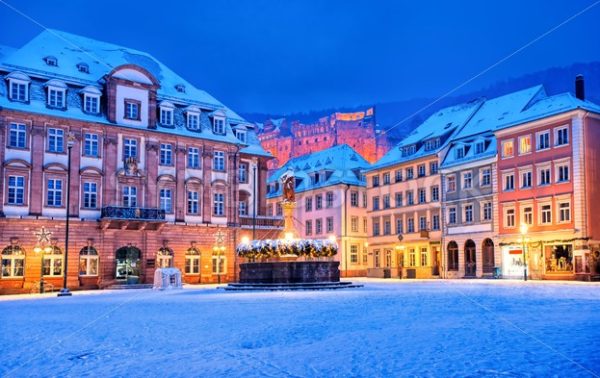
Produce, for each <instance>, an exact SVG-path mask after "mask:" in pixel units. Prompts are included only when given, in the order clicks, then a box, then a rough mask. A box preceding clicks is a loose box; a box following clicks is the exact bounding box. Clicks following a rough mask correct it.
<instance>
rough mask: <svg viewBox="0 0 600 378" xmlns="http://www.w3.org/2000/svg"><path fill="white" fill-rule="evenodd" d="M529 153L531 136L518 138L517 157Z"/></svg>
mask: <svg viewBox="0 0 600 378" xmlns="http://www.w3.org/2000/svg"><path fill="white" fill-rule="evenodd" d="M530 152H531V135H523V136H520V137H519V155H525V154H528V153H530Z"/></svg>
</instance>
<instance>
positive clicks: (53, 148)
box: [47, 127, 65, 154]
mask: <svg viewBox="0 0 600 378" xmlns="http://www.w3.org/2000/svg"><path fill="white" fill-rule="evenodd" d="M47 135H48V149H47V151H48V152H50V153H53V154H62V153H64V152H65V130H63V129H60V128H55V127H50V128H48V134H47Z"/></svg>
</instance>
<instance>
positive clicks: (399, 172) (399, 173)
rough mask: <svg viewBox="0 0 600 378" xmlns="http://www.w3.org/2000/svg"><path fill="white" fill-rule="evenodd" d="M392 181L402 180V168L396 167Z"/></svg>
mask: <svg viewBox="0 0 600 378" xmlns="http://www.w3.org/2000/svg"><path fill="white" fill-rule="evenodd" d="M394 181H395V182H401V181H402V170H401V169H398V170H397V171H396V174H395V178H394Z"/></svg>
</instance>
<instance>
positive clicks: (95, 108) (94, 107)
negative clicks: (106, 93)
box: [83, 93, 100, 114]
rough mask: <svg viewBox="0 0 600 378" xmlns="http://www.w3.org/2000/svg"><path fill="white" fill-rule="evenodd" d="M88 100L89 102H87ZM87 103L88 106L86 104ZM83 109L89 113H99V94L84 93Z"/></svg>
mask: <svg viewBox="0 0 600 378" xmlns="http://www.w3.org/2000/svg"><path fill="white" fill-rule="evenodd" d="M88 100H89V103H88ZM88 105H89V106H88ZM83 111H84V112H86V113H90V114H98V113H100V95H95V94H90V93H84V94H83Z"/></svg>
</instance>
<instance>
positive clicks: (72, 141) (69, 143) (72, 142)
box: [58, 133, 75, 297]
mask: <svg viewBox="0 0 600 378" xmlns="http://www.w3.org/2000/svg"><path fill="white" fill-rule="evenodd" d="M73 145H75V135H74V134H73V133H69V136H68V137H67V201H66V202H67V203H66V205H67V211H66V213H67V214H66V215H67V220H66V223H65V269H64V271H63V274H64V276H63V288H62V289H61V290H60V292H59V293H58V296H59V297H69V296H71V292H70V291H69V288H68V287H67V271H68V270H69V217H70V214H69V211H70V207H71V150H72V149H73Z"/></svg>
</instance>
